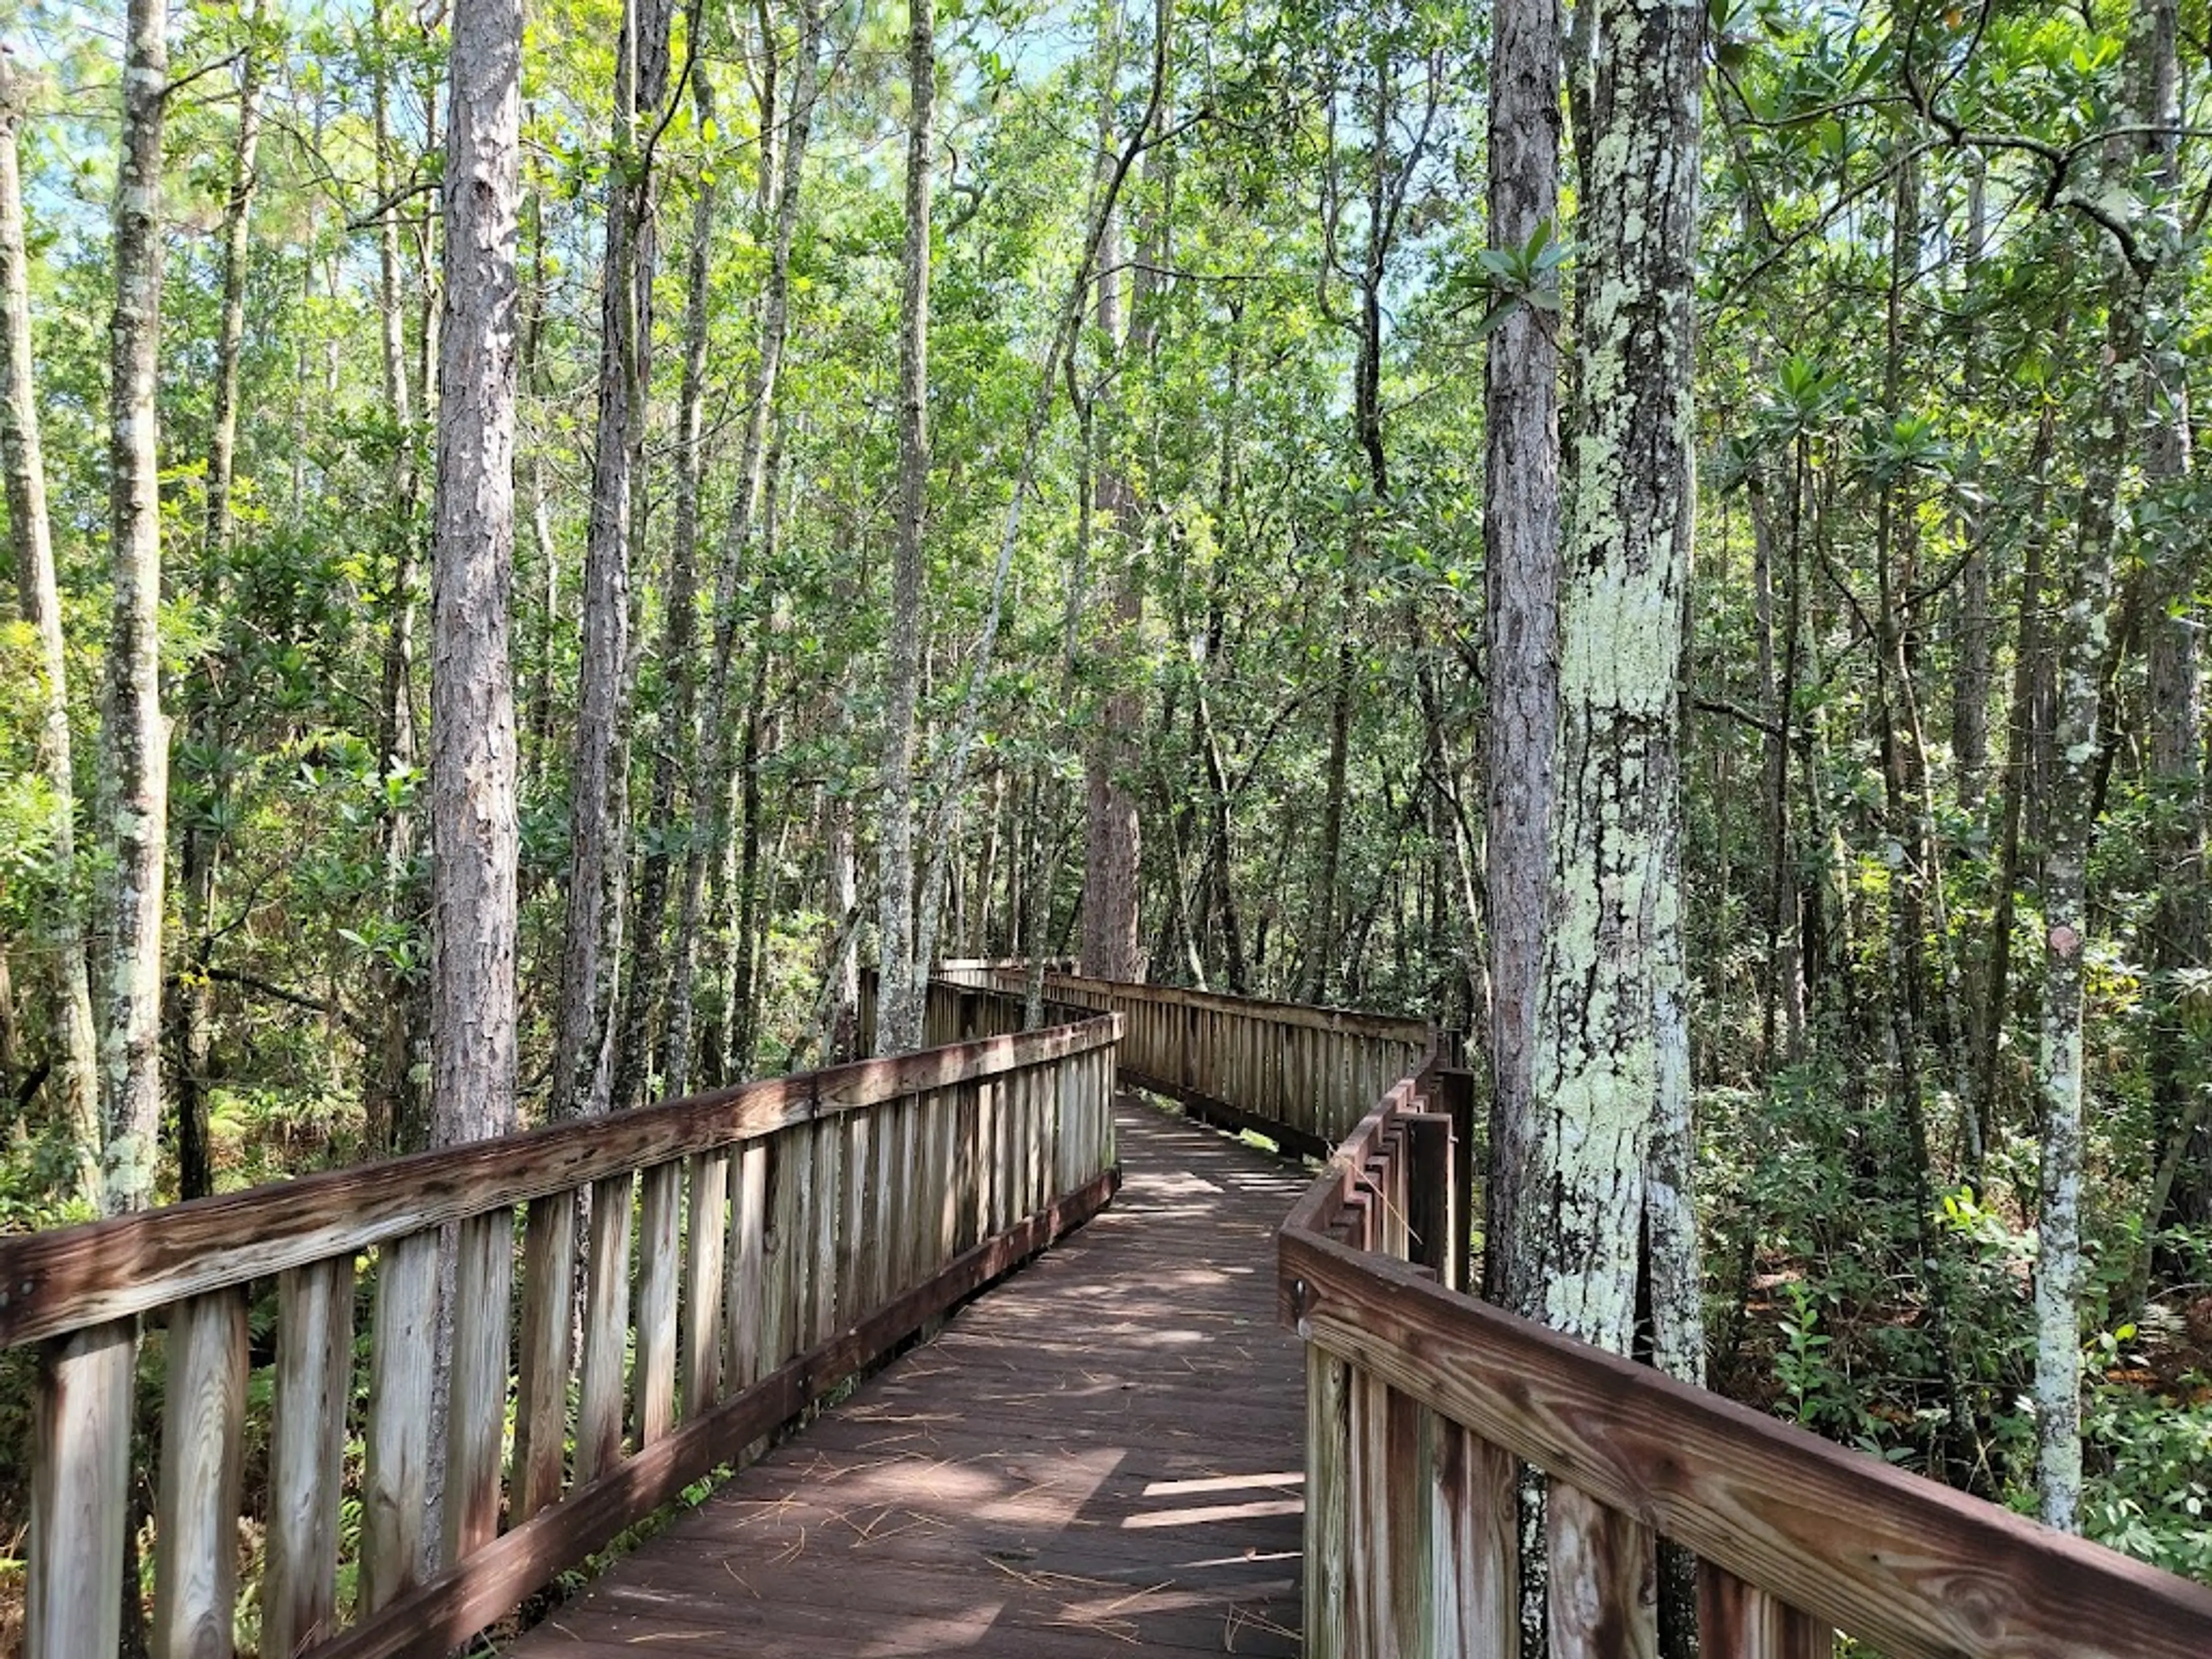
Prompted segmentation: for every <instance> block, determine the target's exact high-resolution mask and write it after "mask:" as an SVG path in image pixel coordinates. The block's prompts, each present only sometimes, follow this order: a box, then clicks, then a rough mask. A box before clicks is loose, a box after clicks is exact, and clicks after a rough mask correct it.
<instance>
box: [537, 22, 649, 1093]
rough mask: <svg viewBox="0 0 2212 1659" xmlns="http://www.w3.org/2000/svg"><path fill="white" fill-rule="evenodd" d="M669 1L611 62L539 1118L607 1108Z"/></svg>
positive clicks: (625, 857)
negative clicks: (547, 1090)
mask: <svg viewBox="0 0 2212 1659" xmlns="http://www.w3.org/2000/svg"><path fill="white" fill-rule="evenodd" d="M673 16H674V7H673V4H672V0H629V3H626V4H625V5H624V7H623V24H622V36H621V40H620V42H619V45H618V46H617V52H616V58H615V113H614V134H613V142H612V143H611V145H610V155H609V166H608V170H607V186H606V191H607V204H606V264H605V270H604V272H603V276H602V280H601V283H600V301H601V303H600V307H599V428H598V437H597V440H596V442H595V445H594V449H593V455H592V507H591V518H590V521H589V527H588V529H587V531H586V538H585V550H584V588H583V641H582V653H581V660H580V673H579V679H578V684H577V689H576V750H575V756H576V759H575V770H574V775H573V776H572V778H571V780H570V785H569V820H568V821H569V837H568V847H569V854H568V920H567V926H566V928H565V930H564V932H563V934H562V951H561V1001H560V1008H559V1013H558V1018H557V1020H556V1025H555V1030H554V1060H553V1096H552V1115H554V1116H556V1117H586V1116H595V1115H599V1114H602V1113H604V1112H605V1111H606V1110H607V1109H608V1106H609V1105H610V1103H611V1099H612V1095H613V1085H614V1047H615V1016H616V1012H617V987H618V985H619V982H620V968H621V962H622V940H623V908H624V900H625V898H626V896H627V894H628V890H629V853H628V842H629V703H630V690H631V686H632V682H633V678H634V666H635V665H634V659H633V658H632V655H631V651H630V630H629V611H630V598H629V562H630V530H631V525H632V521H633V518H634V513H633V510H632V490H633V488H634V480H635V474H636V471H637V470H638V465H639V462H640V459H641V455H642V453H643V450H644V445H645V421H646V407H645V404H646V398H647V391H648V387H649V385H650V381H651V367H650V364H651V352H652V344H653V275H654V268H655V266H656V265H657V264H658V263H659V261H658V258H657V257H656V255H657V241H658V239H657V237H656V235H655V233H654V228H653V210H654V195H655V192H654V190H653V171H652V167H653V162H652V157H651V155H649V154H648V153H647V150H646V149H645V141H646V139H647V137H649V136H650V128H651V125H652V124H653V122H654V121H655V120H656V119H657V118H659V113H660V106H661V105H662V103H663V102H664V101H665V99H666V98H667V95H668V33H669V28H670V26H671V21H672V20H673Z"/></svg>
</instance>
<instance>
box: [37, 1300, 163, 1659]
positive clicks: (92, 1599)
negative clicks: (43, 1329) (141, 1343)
mask: <svg viewBox="0 0 2212 1659" xmlns="http://www.w3.org/2000/svg"><path fill="white" fill-rule="evenodd" d="M137 1354H138V1322H137V1320H135V1319H118V1320H114V1321H112V1322H109V1323H107V1324H105V1325H95V1326H93V1327H92V1328H89V1329H87V1330H82V1331H72V1332H70V1334H68V1335H67V1336H62V1337H57V1338H55V1339H54V1340H52V1342H49V1343H47V1344H46V1346H45V1348H44V1349H43V1350H42V1351H41V1352H40V1358H39V1396H38V1406H37V1418H36V1420H35V1422H34V1425H33V1436H34V1445H33V1450H32V1454H31V1460H32V1461H31V1538H30V1552H31V1568H30V1583H29V1586H28V1591H29V1605H28V1607H27V1610H26V1611H27V1622H26V1626H25V1630H24V1637H23V1651H24V1654H25V1656H26V1659H77V1656H79V1655H82V1656H85V1659H108V1656H111V1655H112V1654H113V1653H114V1652H115V1650H117V1648H118V1646H119V1645H120V1644H121V1643H122V1639H123V1626H122V1618H123V1600H122V1590H121V1586H122V1583H123V1532H124V1528H125V1524H126V1521H125V1517H126V1516H128V1515H129V1512H130V1479H131V1375H132V1372H133V1370H134V1369H135V1367H136V1364H137Z"/></svg>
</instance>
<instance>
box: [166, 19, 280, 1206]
mask: <svg viewBox="0 0 2212 1659" xmlns="http://www.w3.org/2000/svg"><path fill="white" fill-rule="evenodd" d="M244 22H245V27H246V30H247V39H246V47H245V56H244V57H243V58H241V59H240V64H239V72H238V140H237V146H236V148H235V149H234V150H233V152H232V155H231V173H230V195H229V199H228V203H227V204H225V207H224V210H223V222H222V308H221V311H220V313H218V321H217V324H216V343H215V411H214V420H213V423H212V430H211V432H210V437H209V441H208V459H207V529H206V534H205V536H204V538H203V540H202V542H201V546H200V578H199V589H200V602H201V604H202V605H204V606H205V607H206V608H207V609H208V611H209V612H210V614H216V613H218V612H219V611H220V610H221V607H222V593H223V589H224V586H225V585H226V584H225V580H224V577H225V574H226V571H225V567H226V565H227V564H228V561H229V558H230V550H231V540H232V532H233V524H232V515H231V508H230V493H231V475H232V471H233V464H234V459H235V457H236V454H237V450H238V369H239V351H240V346H241V345H242V344H243V343H244V341H245V337H246V260H247V257H248V255H249V254H250V253H251V252H252V240H251V235H252V217H251V216H252V210H253V194H254V189H255V186H256V185H257V184H258V182H259V173H258V167H257V165H256V161H257V156H258V152H259V149H260V143H261V51H260V43H259V41H258V40H255V39H253V32H254V31H255V30H256V29H257V28H258V24H259V18H258V8H257V9H254V10H253V11H250V12H249V13H248V14H247V15H246V18H245V19H244ZM228 656H229V653H228V651H227V650H226V649H224V648H223V647H221V646H217V647H216V649H215V650H214V651H213V652H212V653H210V655H209V656H208V657H207V658H206V659H204V660H203V661H202V662H201V663H199V664H198V665H197V668H196V670H195V671H194V673H193V675H192V678H191V684H190V688H189V690H188V696H190V699H191V708H190V712H189V714H188V715H187V721H188V727H189V730H190V732H191V742H192V744H193V746H194V747H195V748H197V750H199V751H200V752H201V753H202V754H204V755H206V756H209V757H210V760H209V761H208V763H207V764H208V774H207V776H206V777H205V778H204V780H203V781H202V783H201V792H202V796H203V798H202V799H199V800H197V801H196V802H194V803H193V805H194V807H195V809H196V810H195V811H193V812H192V815H191V819H190V821H189V822H188V823H186V824H185V833H184V845H183V848H182V856H181V859H180V861H179V862H180V867H179V872H178V873H179V876H180V877H181V878H182V879H181V881H180V885H181V887H182V888H183V894H182V899H183V911H184V915H183V921H184V930H185V948H186V949H187V950H188V951H190V952H191V965H190V967H189V968H187V969H185V972H183V973H182V974H180V975H179V976H178V990H177V1006H176V1010H175V1013H174V1015H173V1018H174V1020H175V1024H176V1031H177V1067H176V1070H177V1190H178V1195H179V1197H182V1198H204V1197H205V1196H206V1195H207V1194H210V1193H211V1192H213V1191H214V1190H215V1170H214V1167H213V1162H212V1150H211V1148H210V1146H209V1133H208V1097H207V1083H208V1076H209V1068H210V1059H211V1054H210V1044H211V1042H212V1038H213V1035H214V1023H213V1017H212V1010H211V1008H210V1000H211V999H210V994H209V988H210V987H209V982H208V977H207V973H208V969H209V968H210V966H211V965H212V964H211V962H210V951H211V949H212V947H213V940H212V939H210V937H209V932H208V929H209V925H210V917H211V916H212V915H213V912H214V907H215V895H216V880H217V878H218V874H219V868H220V866H221V863H222V836H221V835H220V833H219V832H218V831H217V829H216V824H217V823H220V822H221V821H222V816H223V815H222V811H221V807H222V798H223V795H224V794H225V793H226V791H227V787H228V784H227V777H226V774H227V771H228V768H227V766H226V764H225V763H224V760H223V754H222V751H223V748H224V744H225V743H226V741H227V738H228V732H227V730H226V726H227V724H228V723H227V722H226V721H225V720H224V719H223V710H222V702H223V699H224V697H225V696H226V693H227V687H226V685H225V684H224V682H225V681H227V680H228V678H229V677H230V664H229V662H228Z"/></svg>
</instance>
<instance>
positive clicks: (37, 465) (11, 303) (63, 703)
mask: <svg viewBox="0 0 2212 1659" xmlns="http://www.w3.org/2000/svg"><path fill="white" fill-rule="evenodd" d="M24 105H25V99H24V89H23V87H22V84H21V82H19V81H18V80H17V79H16V76H15V68H14V65H13V64H12V63H11V62H10V61H9V59H8V58H7V56H6V55H5V54H4V53H0V308H4V312H5V315H4V317H0V336H4V337H3V338H0V471H4V473H5V475H6V484H7V491H8V524H9V535H10V539H11V540H12V541H13V542H14V544H15V582H16V589H17V593H18V596H19V603H20V605H21V611H22V616H23V620H24V622H25V623H27V624H29V626H30V627H31V628H32V629H34V630H35V631H36V633H37V635H38V638H39V665H40V686H39V698H40V721H39V748H38V760H39V770H40V774H41V775H43V776H44V777H45V779H46V787H47V790H48V791H49V793H51V794H52V808H51V810H50V814H49V817H48V818H47V823H46V834H47V850H46V857H47V866H46V868H47V876H46V891H47V893H48V895H49V896H47V897H46V899H44V900H43V901H42V902H41V903H40V914H41V915H43V916H44V917H45V918H46V923H45V926H44V927H43V929H42V930H41V937H40V944H41V945H43V946H44V947H45V950H46V956H47V962H48V964H49V966H48V974H47V981H48V984H49V986H50V987H51V989H50V991H49V993H48V994H49V996H50V997H51V999H52V1011H53V1012H52V1022H53V1048H54V1059H53V1062H52V1063H53V1073H52V1076H53V1089H54V1099H55V1101H56V1103H57V1106H58V1116H59V1118H60V1120H61V1121H62V1123H63V1124H64V1127H65V1128H66V1130H67V1133H68V1136H69V1145H70V1151H71V1154H72V1157H73V1161H74V1163H75V1164H76V1188H77V1193H78V1195H79V1196H80V1197H81V1198H82V1199H83V1200H85V1201H86V1202H87V1203H88V1204H97V1203H99V1202H100V1140H101V1135H100V1062H99V1044H98V1039H97V1037H96V1036H95V1033H94V1027H93V1018H92V978H91V973H90V970H89V969H88V966H87V963H86V959H85V940H84V929H83V925H82V920H81V917H80V915H79V911H78V908H77V900H76V879H77V869H76V763H75V759H74V757H73V755H72V753H71V742H70V716H69V680H68V673H69V659H68V652H67V647H66V642H65V641H64V639H63V636H62V611H61V594H60V589H59V586H58V582H57V580H56V577H55V574H54V544H53V532H52V520H50V519H49V517H48V515H47V512H46V459H45V455H44V452H43V449H42V447H41V445H40V438H39V410H38V400H37V397H36V389H37V388H36V378H35V377H36V372H37V366H36V364H35V362H33V358H32V355H31V299H30V278H29V263H30V262H29V256H28V254H27V252H26V251H25V247H24V238H23V188H22V175H21V170H20V165H19V162H18V159H17V152H16V133H17V130H18V129H19V127H20V126H21V123H22V120H23V118H24V116H25V114H26V113H27V112H26V109H25V106H24Z"/></svg>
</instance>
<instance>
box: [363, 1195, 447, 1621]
mask: <svg viewBox="0 0 2212 1659" xmlns="http://www.w3.org/2000/svg"><path fill="white" fill-rule="evenodd" d="M437 1326H438V1234H437V1231H436V1230H435V1229H433V1230H431V1231H428V1232H420V1233H411V1234H410V1235H408V1236H407V1237H404V1238H395V1239H393V1240H392V1241H391V1242H390V1243H386V1244H385V1245H383V1246H382V1247H381V1248H380V1249H378V1251H377V1253H376V1312H375V1316H374V1324H373V1327H372V1329H371V1332H370V1337H369V1359H368V1435H367V1441H368V1445H367V1448H366V1451H367V1457H366V1462H365V1465H364V1468H363V1472H362V1519H361V1598H362V1612H363V1613H374V1612H376V1611H377V1610H378V1609H379V1608H381V1607H388V1606H390V1605H391V1604H392V1602H394V1601H398V1599H399V1598H400V1597H401V1596H403V1595H406V1594H407V1592H408V1591H410V1590H411V1589H414V1588H415V1586H416V1584H418V1583H421V1582H422V1573H423V1566H424V1550H423V1545H424V1542H425V1537H426V1534H427V1531H428V1516H429V1511H428V1508H427V1507H426V1505H427V1504H428V1491H429V1479H428V1475H429V1467H430V1394H431V1383H430V1370H431V1361H432V1357H433V1355H434V1354H435V1352H436V1343H437Z"/></svg>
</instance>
